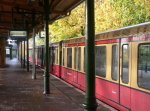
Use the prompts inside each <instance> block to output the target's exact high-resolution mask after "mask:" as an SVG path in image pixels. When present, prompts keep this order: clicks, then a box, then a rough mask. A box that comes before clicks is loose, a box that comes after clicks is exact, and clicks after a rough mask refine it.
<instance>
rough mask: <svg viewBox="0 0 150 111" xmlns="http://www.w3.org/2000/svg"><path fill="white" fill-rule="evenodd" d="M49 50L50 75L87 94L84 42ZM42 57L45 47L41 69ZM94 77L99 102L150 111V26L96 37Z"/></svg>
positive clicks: (40, 49) (39, 53)
mask: <svg viewBox="0 0 150 111" xmlns="http://www.w3.org/2000/svg"><path fill="white" fill-rule="evenodd" d="M49 49H50V64H51V66H50V68H51V69H50V71H51V74H53V75H55V76H57V77H59V78H61V79H63V80H65V81H66V82H68V83H70V84H72V85H74V86H75V87H77V88H79V89H81V90H83V91H85V38H84V37H80V38H73V39H69V40H64V41H61V42H59V43H53V44H50V48H49ZM31 52H32V49H30V53H31ZM43 54H44V47H43V46H39V47H37V48H36V64H37V65H39V66H40V67H43V65H44V55H43ZM30 61H32V56H31V57H30ZM95 73H96V76H95V77H96V97H97V99H99V100H101V101H103V102H105V103H107V104H109V105H111V106H113V107H114V108H116V109H118V110H121V111H127V110H132V111H150V23H144V24H139V25H136V26H130V27H125V28H121V29H118V30H114V31H108V32H104V33H100V34H97V35H96V36H95Z"/></svg>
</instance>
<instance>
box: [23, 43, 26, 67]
mask: <svg viewBox="0 0 150 111" xmlns="http://www.w3.org/2000/svg"><path fill="white" fill-rule="evenodd" d="M23 42H24V45H23V46H24V47H23V54H24V55H23V68H25V67H26V60H25V50H26V47H25V40H24V41H23Z"/></svg>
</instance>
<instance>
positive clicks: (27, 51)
mask: <svg viewBox="0 0 150 111" xmlns="http://www.w3.org/2000/svg"><path fill="white" fill-rule="evenodd" d="M28 49H29V32H28V30H27V50H26V51H27V72H29V50H28Z"/></svg>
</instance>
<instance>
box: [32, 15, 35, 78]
mask: <svg viewBox="0 0 150 111" xmlns="http://www.w3.org/2000/svg"><path fill="white" fill-rule="evenodd" d="M32 27H33V34H32V40H33V48H32V49H33V50H32V79H36V66H35V28H34V27H35V13H33V14H32Z"/></svg>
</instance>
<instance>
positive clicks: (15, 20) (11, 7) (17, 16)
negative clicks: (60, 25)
mask: <svg viewBox="0 0 150 111" xmlns="http://www.w3.org/2000/svg"><path fill="white" fill-rule="evenodd" d="M49 1H50V4H49V5H50V9H49V11H50V14H49V17H50V23H52V22H53V21H55V20H57V19H60V18H62V17H64V16H67V15H68V14H69V13H70V11H71V10H72V9H73V8H75V7H76V6H77V5H79V4H80V3H81V2H83V0H49ZM43 10H44V9H43V0H0V37H7V36H8V33H9V31H10V30H14V29H16V30H23V29H25V27H27V26H26V23H27V24H28V29H32V16H33V13H34V14H35V23H36V25H37V27H41V26H42V25H43V19H44V18H43V17H44V16H43V15H44V14H43V13H44V11H43Z"/></svg>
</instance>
